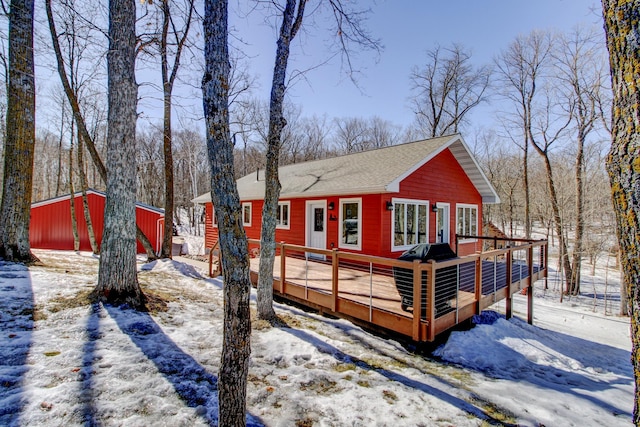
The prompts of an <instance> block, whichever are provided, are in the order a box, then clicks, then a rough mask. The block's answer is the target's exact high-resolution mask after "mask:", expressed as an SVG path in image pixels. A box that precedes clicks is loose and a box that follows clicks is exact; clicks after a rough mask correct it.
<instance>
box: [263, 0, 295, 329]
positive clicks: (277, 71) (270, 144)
mask: <svg viewBox="0 0 640 427" xmlns="http://www.w3.org/2000/svg"><path fill="white" fill-rule="evenodd" d="M305 3H306V0H299V2H298V11H297V13H296V0H287V4H286V6H285V9H284V13H283V15H282V26H281V27H280V37H279V38H278V47H277V49H276V60H275V65H274V67H273V81H272V83H271V100H270V105H269V135H268V136H267V161H266V168H265V194H264V205H263V207H262V231H261V235H260V236H261V238H260V270H259V276H258V317H259V318H260V319H265V320H273V319H274V318H275V317H276V313H275V311H274V310H273V263H274V259H275V249H276V242H275V239H276V214H277V210H278V199H279V198H280V188H281V186H280V179H279V177H278V160H279V158H280V145H281V137H282V129H283V128H284V127H285V125H286V124H287V122H286V120H285V118H284V114H283V103H284V92H285V78H286V75H287V64H288V62H289V47H290V45H291V40H293V38H294V37H295V35H296V33H297V32H298V30H299V29H300V25H302V19H303V17H304V7H305ZM294 18H295V20H294Z"/></svg>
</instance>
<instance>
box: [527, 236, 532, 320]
mask: <svg viewBox="0 0 640 427" xmlns="http://www.w3.org/2000/svg"><path fill="white" fill-rule="evenodd" d="M527 262H528V266H527V268H528V269H529V286H528V287H527V323H529V324H530V325H533V245H529V249H528V251H527Z"/></svg>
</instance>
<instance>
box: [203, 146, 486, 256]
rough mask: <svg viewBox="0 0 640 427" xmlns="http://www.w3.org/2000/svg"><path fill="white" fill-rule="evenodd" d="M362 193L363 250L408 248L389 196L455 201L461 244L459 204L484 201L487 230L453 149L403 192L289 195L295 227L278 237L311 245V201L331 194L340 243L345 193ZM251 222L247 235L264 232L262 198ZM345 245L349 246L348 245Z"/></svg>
mask: <svg viewBox="0 0 640 427" xmlns="http://www.w3.org/2000/svg"><path fill="white" fill-rule="evenodd" d="M352 198H361V199H362V216H363V218H362V246H361V248H362V249H361V250H360V251H358V252H360V253H364V254H368V255H378V256H383V257H390V258H397V257H398V256H399V255H400V254H401V253H402V251H395V252H391V221H392V217H393V211H388V210H387V208H386V202H387V201H391V199H393V198H403V199H416V200H428V201H429V204H430V205H433V204H434V203H449V205H450V224H449V231H450V236H449V242H450V245H451V247H452V248H453V249H455V234H456V204H457V203H464V204H472V205H477V206H478V222H479V223H478V230H482V227H481V224H480V222H481V219H482V197H481V195H480V194H479V193H478V191H477V190H476V188H475V186H474V185H473V183H472V182H471V180H469V178H468V177H467V175H466V173H465V172H464V170H463V169H462V167H461V166H460V164H459V163H458V162H457V160H456V159H455V157H454V156H453V154H452V153H451V152H450V151H449V150H448V149H447V150H445V151H443V152H442V153H440V154H439V155H437V156H436V157H435V158H433V159H432V160H431V161H429V162H428V163H427V164H425V165H423V166H422V167H421V168H419V169H418V170H416V171H415V172H414V173H412V174H411V175H410V176H408V177H407V178H405V179H404V180H403V181H402V182H401V183H400V191H399V192H398V193H385V194H365V195H362V194H351V195H341V196H328V197H324V198H322V197H320V198H313V199H285V198H283V199H281V200H280V201H289V202H290V203H291V210H290V229H288V230H285V229H277V230H276V241H278V242H286V243H291V244H297V245H305V244H306V241H305V238H306V220H305V215H306V204H307V202H308V201H311V200H326V203H327V206H329V205H330V204H331V203H332V202H333V204H334V206H335V208H334V210H331V211H329V210H328V211H327V228H326V229H327V247H326V249H332V248H338V247H339V242H340V227H339V224H338V219H339V214H340V200H341V199H352ZM251 204H252V206H251V209H252V215H251V216H252V219H251V226H245V230H246V233H247V237H249V238H251V239H259V238H260V225H261V224H260V218H261V215H262V205H263V201H262V200H252V201H251ZM211 212H212V207H211V203H207V204H206V220H205V224H206V230H207V231H206V247H211V246H212V245H213V244H214V243H215V241H216V240H217V238H218V230H217V228H215V227H211ZM435 215H436V214H435V213H434V212H431V209H429V242H434V241H435V237H436V235H435V234H436V233H435V228H436V223H435V222H436V221H435ZM341 250H347V249H342V248H341ZM476 250H479V244H478V245H476V244H474V243H463V244H460V245H459V247H458V254H459V255H468V254H471V253H474V252H475V251H476Z"/></svg>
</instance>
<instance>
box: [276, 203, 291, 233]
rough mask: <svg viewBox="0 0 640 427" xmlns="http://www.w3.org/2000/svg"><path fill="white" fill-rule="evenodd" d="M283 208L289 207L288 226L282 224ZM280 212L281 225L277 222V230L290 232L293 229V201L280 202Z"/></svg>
mask: <svg viewBox="0 0 640 427" xmlns="http://www.w3.org/2000/svg"><path fill="white" fill-rule="evenodd" d="M282 206H286V207H287V223H286V224H282V213H281V211H280V209H281V207H282ZM278 212H279V213H280V222H281V223H280V224H278V223H277V222H276V228H277V229H281V230H289V229H291V201H289V200H286V201H284V202H278ZM276 221H277V217H276Z"/></svg>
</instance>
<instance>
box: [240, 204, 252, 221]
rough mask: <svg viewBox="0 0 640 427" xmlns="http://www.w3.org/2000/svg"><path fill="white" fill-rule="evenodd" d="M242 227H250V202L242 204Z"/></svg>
mask: <svg viewBox="0 0 640 427" xmlns="http://www.w3.org/2000/svg"><path fill="white" fill-rule="evenodd" d="M242 225H246V226H249V227H251V202H248V203H243V204H242Z"/></svg>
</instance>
